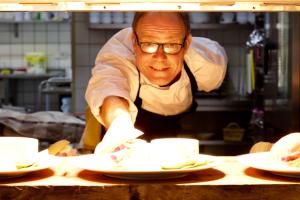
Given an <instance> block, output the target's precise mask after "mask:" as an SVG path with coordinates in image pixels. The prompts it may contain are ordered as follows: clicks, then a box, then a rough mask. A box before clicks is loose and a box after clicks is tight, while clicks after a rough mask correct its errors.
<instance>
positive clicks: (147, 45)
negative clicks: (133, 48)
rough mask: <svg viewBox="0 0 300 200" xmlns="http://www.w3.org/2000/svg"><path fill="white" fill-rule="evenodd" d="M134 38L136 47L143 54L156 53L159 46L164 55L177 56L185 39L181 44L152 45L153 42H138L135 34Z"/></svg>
mask: <svg viewBox="0 0 300 200" xmlns="http://www.w3.org/2000/svg"><path fill="white" fill-rule="evenodd" d="M134 34H135V37H136V41H137V43H138V45H139V46H140V48H141V50H142V51H143V52H144V53H156V52H157V50H158V48H159V46H160V45H161V46H162V48H163V51H164V53H166V54H177V53H179V52H180V50H181V48H182V47H184V42H185V39H186V37H184V39H183V42H182V44H178V43H153V42H140V41H139V38H138V36H137V34H136V32H135V33H134Z"/></svg>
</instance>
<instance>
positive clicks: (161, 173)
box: [74, 154, 219, 179]
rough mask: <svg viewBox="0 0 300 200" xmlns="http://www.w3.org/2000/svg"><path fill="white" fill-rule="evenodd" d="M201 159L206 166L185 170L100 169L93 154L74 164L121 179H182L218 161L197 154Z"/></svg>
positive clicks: (80, 157) (80, 158)
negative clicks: (204, 160) (204, 161)
mask: <svg viewBox="0 0 300 200" xmlns="http://www.w3.org/2000/svg"><path fill="white" fill-rule="evenodd" d="M199 156H201V158H204V159H206V160H207V161H208V163H207V164H204V165H202V166H197V167H193V168H187V169H172V170H149V171H148V170H136V171H134V170H120V169H107V168H103V167H101V164H100V163H99V162H97V158H96V157H95V155H94V154H90V155H84V156H79V157H78V158H77V160H76V161H75V160H74V161H75V162H74V164H75V165H76V166H77V167H79V168H82V169H85V170H90V171H94V172H99V173H102V174H104V175H106V176H110V177H114V178H121V179H171V178H179V177H184V176H186V175H188V174H189V173H192V172H198V171H201V170H205V169H209V168H212V167H215V166H216V165H217V164H218V163H219V161H218V160H217V158H216V157H214V156H209V155H204V154H199Z"/></svg>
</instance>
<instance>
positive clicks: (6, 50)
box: [0, 44, 10, 56]
mask: <svg viewBox="0 0 300 200" xmlns="http://www.w3.org/2000/svg"><path fill="white" fill-rule="evenodd" d="M0 55H1V56H8V55H10V45H9V44H1V45H0Z"/></svg>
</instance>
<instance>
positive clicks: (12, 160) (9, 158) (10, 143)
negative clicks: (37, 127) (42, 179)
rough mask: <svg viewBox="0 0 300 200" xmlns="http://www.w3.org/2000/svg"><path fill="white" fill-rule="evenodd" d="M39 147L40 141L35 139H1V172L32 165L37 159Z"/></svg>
mask: <svg viewBox="0 0 300 200" xmlns="http://www.w3.org/2000/svg"><path fill="white" fill-rule="evenodd" d="M38 147H39V143H38V140H37V139H34V138H27V137H0V171H4V170H15V169H16V167H17V166H23V165H24V166H26V165H30V164H32V163H33V162H34V161H35V159H36V157H37V153H38Z"/></svg>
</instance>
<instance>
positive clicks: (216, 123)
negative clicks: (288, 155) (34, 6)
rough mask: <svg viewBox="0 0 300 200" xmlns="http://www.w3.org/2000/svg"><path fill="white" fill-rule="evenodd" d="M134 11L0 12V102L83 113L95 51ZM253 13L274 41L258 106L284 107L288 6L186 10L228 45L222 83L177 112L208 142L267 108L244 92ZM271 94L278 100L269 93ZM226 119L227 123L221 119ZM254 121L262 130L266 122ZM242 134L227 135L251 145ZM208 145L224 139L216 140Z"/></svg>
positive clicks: (242, 127)
mask: <svg viewBox="0 0 300 200" xmlns="http://www.w3.org/2000/svg"><path fill="white" fill-rule="evenodd" d="M132 17H133V13H129V12H126V13H125V12H124V13H122V12H114V13H110V12H103V13H98V12H93V13H64V12H31V13H29V12H24V13H0V23H1V25H0V69H1V75H0V100H1V104H0V105H2V107H3V108H9V109H14V110H18V111H22V112H25V111H27V112H36V111H41V110H59V111H63V112H71V113H73V114H76V115H83V114H84V112H85V109H86V107H87V105H86V102H85V99H84V93H85V89H86V86H87V83H88V80H89V78H90V76H91V69H92V67H93V65H94V61H95V57H96V55H97V53H98V51H99V50H100V49H101V47H102V46H103V44H104V43H105V42H106V41H107V40H108V39H109V38H110V37H111V36H112V35H113V34H115V33H116V32H117V31H119V30H120V29H121V28H124V27H129V26H130V22H131V20H132ZM259 17H261V19H262V21H263V22H264V24H263V26H262V27H263V29H264V31H265V33H266V36H267V38H270V40H273V41H271V42H270V44H272V42H275V46H277V47H276V48H275V47H274V49H275V50H274V49H273V50H272V48H271V50H270V51H268V53H267V54H266V55H268V57H267V58H266V57H264V59H263V60H262V61H260V62H264V60H268V61H269V65H270V66H272V63H273V65H274V66H273V68H272V67H270V69H269V73H268V74H266V75H267V76H264V77H263V78H264V79H265V80H267V81H265V85H264V88H260V89H261V90H260V91H264V93H265V92H268V94H264V95H263V96H264V98H265V99H266V97H267V96H272V98H271V101H269V102H268V103H267V104H264V106H265V105H269V107H268V109H269V110H270V111H273V108H272V106H277V107H278V105H279V107H289V102H287V101H288V99H289V98H290V94H291V92H290V86H289V84H290V82H289V78H290V74H291V71H292V70H293V69H292V68H291V66H290V63H289V62H288V59H289V58H288V56H287V55H288V49H289V48H290V46H289V44H290V43H289V35H290V32H289V26H288V25H287V24H288V23H289V21H288V19H289V14H288V13H256V14H255V13H190V19H191V28H192V34H193V36H203V37H207V38H210V39H212V40H216V41H217V42H219V43H220V44H221V45H222V46H223V47H224V48H225V50H226V52H227V55H228V59H229V63H228V72H227V75H226V78H225V81H224V83H223V84H222V86H221V88H220V89H218V90H215V91H212V92H210V93H199V94H198V95H197V96H198V97H199V98H198V100H197V101H198V104H199V106H198V112H197V113H195V114H194V115H191V116H187V117H186V118H185V119H183V120H182V128H183V130H184V131H183V133H184V134H186V135H189V134H192V135H194V136H195V135H196V137H198V138H199V139H203V140H207V139H208V140H209V141H208V142H207V143H206V144H209V142H210V140H211V139H213V140H217V141H221V140H222V135H223V134H224V132H225V133H226V132H229V133H230V132H237V133H243V132H245V133H247V131H248V132H249V131H250V132H251V130H252V131H253V127H251V120H252V123H253V120H258V121H259V120H260V117H261V119H262V120H264V117H266V116H268V115H267V109H266V107H261V110H262V111H263V110H264V109H265V111H266V112H265V113H264V114H265V115H264V116H260V117H259V116H258V117H257V116H256V115H255V113H254V111H253V109H254V108H255V106H256V103H255V102H256V100H257V99H259V98H260V96H259V95H258V96H253V95H250V94H251V93H252V92H253V90H254V89H253V86H252V87H251V78H253V76H254V75H253V73H252V74H251V67H252V65H251V59H249V46H248V47H247V45H246V42H247V41H248V39H249V35H250V33H251V32H252V31H253V30H254V29H255V28H258V26H257V21H256V22H255V19H256V20H257V19H258V18H259ZM265 42H266V41H265ZM280 45H281V46H280ZM270 46H272V45H270ZM278 46H280V48H278ZM276 49H279V50H278V51H277V50H276ZM263 50H264V49H263ZM32 52H34V54H33V56H34V57H35V58H37V59H42V58H46V59H47V60H46V61H45V63H42V62H40V63H39V64H37V65H38V66H37V67H38V68H42V69H45V66H46V71H43V70H32V69H36V68H35V67H36V66H35V64H36V63H33V64H32V63H31V65H32V66H31V67H29V68H28V65H29V64H28V62H27V61H26V59H25V57H26V56H27V58H28V56H32ZM270 63H271V64H270ZM26 70H27V71H26ZM249 70H250V71H249ZM28 72H31V73H28ZM44 72H46V73H44ZM278 77H279V78H278ZM258 78H259V77H258ZM265 88H268V90H264V89H265ZM270 91H273V92H270ZM255 94H256V93H255ZM277 98H278V99H280V103H279V104H278V102H277V101H274V99H275V100H276V99H277ZM289 109H290V107H289V108H288V111H287V112H288V113H289V112H290V110H289ZM270 113H272V112H270ZM271 116H273V114H272V115H271ZM253 117H254V118H255V119H253ZM271 118H272V120H274V121H276V120H275V118H274V117H270V119H271ZM199 122H201V123H199ZM232 122H233V123H232ZM265 122H266V120H265ZM259 123H260V122H259ZM199 124H201V126H200V125H199ZM228 124H231V125H232V126H230V127H227V125H228ZM252 125H253V124H252ZM254 126H256V125H255V124H254ZM288 126H289V124H285V125H283V127H280V128H278V127H273V126H270V129H268V131H267V132H268V133H267V134H268V135H267V136H266V135H264V137H265V138H267V139H270V138H271V137H273V136H274V135H276V133H278V134H283V132H282V129H284V128H286V127H288ZM296 126H298V124H296V125H294V127H296ZM294 127H289V128H291V129H292V128H294ZM254 128H256V129H259V127H254ZM276 128H277V129H278V130H277V129H276ZM260 129H262V130H263V129H264V130H266V127H260ZM258 131H259V130H258ZM285 131H287V129H285ZM256 132H257V130H256ZM264 134H266V133H264ZM231 139H232V138H231ZM248 139H249V137H248V138H247V137H246V136H244V139H243V140H242V139H239V138H233V140H237V141H238V142H236V141H235V143H234V147H235V148H241V149H243V148H248V147H249V145H251V142H249V141H248ZM213 145H224V143H223V142H219V143H218V142H214V143H213ZM226 147H228V146H226ZM228 149H229V148H228ZM222 151H225V150H224V149H223V150H222ZM216 153H217V152H216ZM228 153H230V152H229V150H228Z"/></svg>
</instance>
